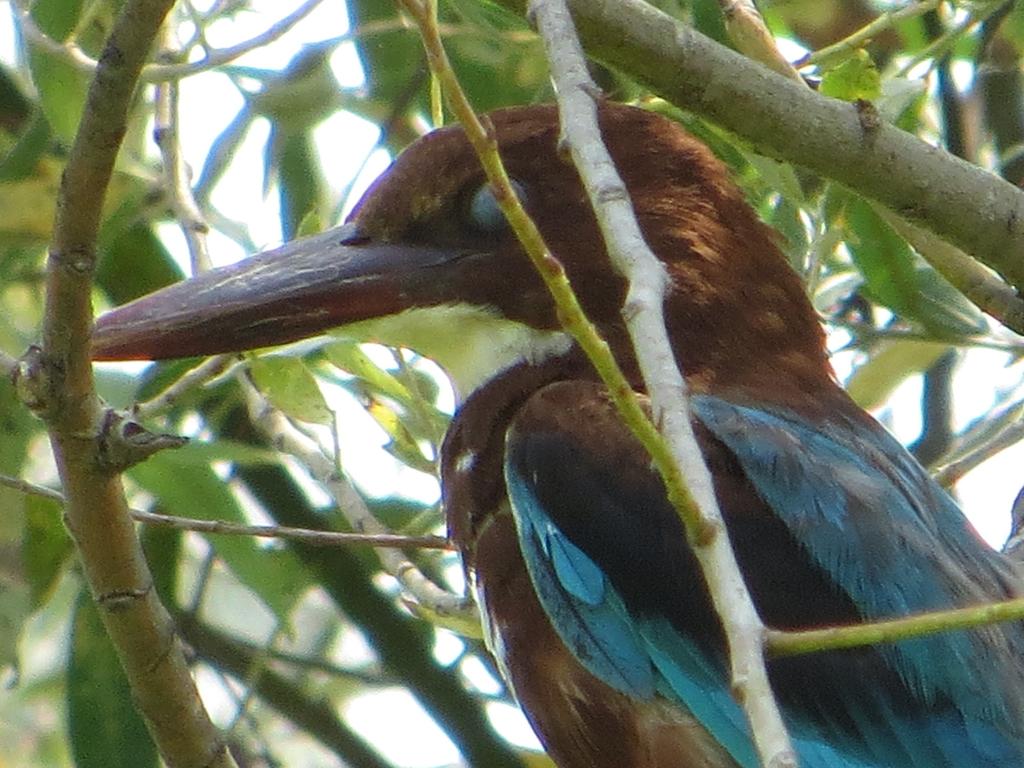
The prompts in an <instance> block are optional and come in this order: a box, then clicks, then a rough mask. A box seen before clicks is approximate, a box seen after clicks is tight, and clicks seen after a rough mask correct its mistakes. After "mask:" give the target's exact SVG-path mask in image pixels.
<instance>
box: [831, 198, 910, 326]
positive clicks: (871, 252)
mask: <svg viewBox="0 0 1024 768" xmlns="http://www.w3.org/2000/svg"><path fill="white" fill-rule="evenodd" d="M846 224H847V229H848V231H849V232H850V234H851V237H848V238H847V240H846V245H847V247H848V248H849V249H850V253H851V254H852V255H853V260H854V262H855V263H856V265H857V268H858V269H859V270H860V272H861V274H862V275H863V276H864V281H865V282H866V284H867V288H868V291H869V292H870V294H871V296H872V298H874V299H875V300H876V301H878V302H879V303H881V304H884V305H885V306H887V307H888V308H889V309H891V310H893V311H894V312H896V313H897V314H899V315H903V316H912V315H913V314H914V313H913V308H914V306H915V304H916V303H917V290H918V285H917V265H916V264H915V263H914V254H913V251H911V250H910V246H908V245H907V244H906V243H905V242H904V241H903V239H902V238H901V237H900V236H899V235H897V234H896V232H895V231H893V229H892V227H890V226H889V225H888V224H886V223H885V222H884V221H882V219H881V218H880V217H879V216H878V214H877V213H875V212H874V210H872V208H871V205H870V204H869V203H867V202H866V201H864V200H862V199H861V198H859V197H853V196H850V197H849V198H848V200H847V203H846Z"/></svg>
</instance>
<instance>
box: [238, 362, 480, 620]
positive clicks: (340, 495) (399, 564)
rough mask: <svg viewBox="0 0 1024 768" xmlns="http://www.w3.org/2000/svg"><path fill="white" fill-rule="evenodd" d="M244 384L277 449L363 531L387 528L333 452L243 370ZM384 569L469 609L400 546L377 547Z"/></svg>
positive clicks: (414, 589) (444, 609)
mask: <svg viewBox="0 0 1024 768" xmlns="http://www.w3.org/2000/svg"><path fill="white" fill-rule="evenodd" d="M238 381H239V384H240V385H241V387H242V392H243V395H244V397H245V401H246V405H247V406H248V409H249V415H250V418H251V419H252V422H253V424H255V425H256V427H257V428H258V429H259V430H260V431H261V432H263V433H264V434H265V435H267V437H268V438H270V440H271V441H272V443H273V445H274V447H275V448H276V449H277V450H280V451H283V452H284V453H287V454H290V455H291V456H294V457H295V458H296V459H297V460H298V462H299V463H300V464H301V465H302V466H303V467H305V468H306V470H307V471H308V472H309V473H310V475H312V477H313V478H314V479H315V480H316V481H317V482H318V483H320V485H321V486H323V488H324V490H326V491H327V492H328V493H329V494H330V495H331V497H332V498H333V499H334V501H335V504H336V505H337V507H338V510H339V511H340V512H341V514H342V515H343V516H344V517H345V519H346V520H348V522H349V524H350V525H351V526H352V527H353V528H354V529H355V530H356V531H357V532H358V533H362V534H369V535H373V536H378V535H383V534H387V533H388V531H387V530H386V529H385V527H384V525H383V524H382V523H381V522H380V521H379V520H377V518H375V517H374V516H373V513H371V512H370V509H369V507H367V505H366V502H365V501H363V498H362V497H361V496H360V495H359V493H358V492H357V491H356V489H355V488H353V487H352V484H351V483H350V482H349V481H348V479H347V478H345V476H344V475H343V474H341V473H340V472H339V471H338V469H337V466H336V464H335V461H334V459H333V458H332V457H330V456H328V455H327V454H325V453H324V451H323V449H322V448H321V447H320V445H319V444H318V443H316V442H315V441H314V440H313V439H311V438H309V437H307V436H306V435H304V434H302V432H300V431H299V430H298V429H296V428H295V426H294V425H292V423H291V422H290V421H289V420H288V418H287V417H286V416H285V415H284V414H283V413H282V412H281V411H279V410H278V409H276V408H274V407H273V406H272V405H271V404H270V403H269V402H267V400H266V399H265V398H264V397H263V395H262V394H260V392H259V390H257V389H256V387H255V386H254V385H253V384H252V382H251V381H250V380H249V378H248V376H245V375H242V374H240V375H239V376H238ZM377 556H378V557H379V558H380V561H381V565H382V566H383V568H384V570H385V571H387V572H388V573H389V574H391V575H392V576H394V577H395V578H396V579H397V580H398V582H399V583H400V584H401V585H402V586H403V588H404V589H405V590H406V591H408V592H409V594H410V595H412V596H413V597H414V598H415V599H416V600H417V601H419V602H421V603H423V604H424V605H426V606H427V607H428V608H429V609H430V610H431V611H434V612H436V613H437V614H438V615H441V616H445V615H449V614H452V615H459V614H462V613H464V612H465V611H466V598H464V597H463V596H461V595H456V594H453V593H451V592H448V591H447V590H445V589H442V588H441V587H439V586H438V585H437V584H435V583H434V582H433V581H431V580H430V579H428V578H427V577H426V576H424V575H423V574H422V573H421V572H420V570H419V569H418V568H417V567H416V566H415V565H414V564H413V563H412V562H411V561H410V560H409V559H408V558H407V557H406V556H405V555H404V554H403V553H402V552H401V551H400V550H395V549H381V550H378V551H377Z"/></svg>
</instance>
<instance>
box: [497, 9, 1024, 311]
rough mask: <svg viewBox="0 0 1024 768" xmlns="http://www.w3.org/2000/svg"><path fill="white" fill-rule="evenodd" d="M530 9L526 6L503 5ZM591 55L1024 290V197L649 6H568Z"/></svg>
mask: <svg viewBox="0 0 1024 768" xmlns="http://www.w3.org/2000/svg"><path fill="white" fill-rule="evenodd" d="M502 2H503V3H504V4H505V5H508V6H510V7H513V8H515V9H516V10H518V11H522V10H523V4H522V3H521V2H518V0H502ZM569 5H570V9H571V11H572V13H573V17H574V19H575V21H576V24H577V27H578V29H579V32H580V38H581V40H582V42H583V45H584V47H585V48H586V50H587V52H588V53H589V54H590V55H592V56H594V57H595V58H597V59H599V60H601V61H602V62H604V63H606V64H608V65H610V66H613V67H615V68H617V69H621V70H624V71H625V72H627V73H628V74H630V75H632V76H633V77H635V78H636V79H637V80H639V81H641V82H642V83H644V84H645V85H647V86H648V87H650V88H651V90H653V91H655V92H656V93H658V94H660V95H661V96H663V97H665V98H666V99H668V100H669V101H671V102H673V103H674V104H677V105H678V106H680V107H682V108H684V109H688V110H691V111H693V112H695V113H697V114H700V115H703V116H706V117H708V118H709V119H711V120H713V121H715V122H716V123H718V124H720V125H722V126H724V127H726V128H728V129H729V130H731V131H733V132H735V133H736V134H738V135H740V136H742V137H743V138H745V139H747V140H749V141H750V142H752V143H753V144H754V145H755V147H756V148H757V149H758V150H759V151H761V152H763V153H765V154H767V155H770V156H772V157H776V158H778V159H780V160H786V161H788V162H792V163H796V164H798V165H802V166H804V167H806V168H810V169H811V170H813V171H815V172H817V173H820V174H821V175H823V176H826V177H828V178H831V179H835V180H836V181H839V182H841V183H842V184H845V185H846V186H848V187H850V188H851V189H853V190H855V191H857V192H859V193H861V194H863V195H865V196H866V197H869V198H872V199H873V200H877V201H878V202H880V203H882V204H883V205H885V206H886V207H888V208H890V209H892V210H893V211H895V212H897V213H898V214H900V215H901V216H904V217H906V218H908V219H910V220H912V221H914V222H917V223H918V224H921V225H923V226H924V227H927V228H928V229H931V230H932V231H934V232H936V233H937V234H939V235H941V236H943V237H945V238H946V239H948V240H950V241H951V242H953V243H955V244H956V245H958V246H959V247H960V248H962V249H963V250H965V251H966V252H967V253H969V254H971V255H972V256H974V257H976V258H977V259H979V260H980V261H982V262H983V263H985V264H987V265H988V266H989V267H991V268H992V269H994V270H995V271H996V272H997V273H999V274H1000V275H1002V276H1003V277H1004V278H1006V280H1007V281H1009V282H1010V283H1011V284H1012V285H1013V286H1014V287H1015V288H1016V289H1017V290H1018V291H1021V290H1022V289H1024V259H1022V258H1021V254H1024V192H1021V190H1019V189H1017V188H1016V187H1014V186H1013V185H1011V184H1009V183H1007V182H1005V181H1003V180H1002V179H999V178H998V177H996V176H994V175H993V174H991V173H989V172H987V171H985V170H983V169H981V168H979V167H977V166H975V165H971V164H970V163H967V162H964V161H963V160H960V159H958V158H955V157H953V156H952V155H950V154H948V153H947V152H944V151H942V150H941V149H938V148H936V147H933V146H930V145H928V144H926V143H925V142H923V141H921V140H920V139H918V138H917V137H915V136H913V135H911V134H909V133H906V132H905V131H901V130H900V129H898V128H896V127H894V126H891V125H887V124H882V125H879V126H878V127H877V129H875V130H871V131H870V132H865V130H864V129H863V128H862V126H861V122H860V119H859V117H858V113H857V109H856V107H855V106H854V105H853V104H849V103H846V102H842V101H837V100H835V99H830V98H827V97H825V96H822V95H820V94H818V93H816V92H814V91H812V90H810V89H808V88H805V87H804V86H802V85H801V84H800V83H797V82H795V81H793V80H789V79H787V78H785V77H782V76H781V75H778V74H776V73H774V72H771V71H769V70H767V69H765V68H764V67H763V66H761V65H760V64H757V63H756V62H752V61H750V60H748V59H746V58H744V57H743V56H741V55H739V54H737V53H735V52H734V51H731V50H729V49H728V48H725V47H724V46H721V45H719V44H718V43H715V42H714V41H712V40H710V39H708V38H706V37H704V36H703V35H701V34H700V33H698V32H696V31H695V30H693V29H691V28H689V27H687V26H685V25H683V24H681V23H680V22H678V21H676V20H675V19H672V18H671V17H669V16H667V15H666V14H664V13H662V12H661V11H659V10H657V9H656V8H654V7H652V6H650V5H648V4H646V3H644V2H642V0H569Z"/></svg>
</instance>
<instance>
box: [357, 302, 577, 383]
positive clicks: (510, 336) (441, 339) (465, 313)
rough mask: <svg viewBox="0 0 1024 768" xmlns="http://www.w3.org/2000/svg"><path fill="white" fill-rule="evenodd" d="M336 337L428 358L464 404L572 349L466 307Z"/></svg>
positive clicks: (362, 326)
mask: <svg viewBox="0 0 1024 768" xmlns="http://www.w3.org/2000/svg"><path fill="white" fill-rule="evenodd" d="M337 333H338V334H340V335H344V336H345V337H346V338H351V339H356V340H358V341H374V342H377V343H380V344H387V345H389V346H401V347H408V348H409V349H413V350H415V351H416V352H419V353H420V354H421V355H424V356H425V357H429V358H430V359H431V360H433V361H434V362H436V363H437V364H438V365H439V366H441V367H442V368H443V369H444V370H445V372H446V373H447V374H448V376H450V377H451V379H452V383H453V384H454V385H455V389H456V391H457V392H458V396H459V398H460V400H464V399H465V398H466V397H468V396H469V395H470V394H471V393H472V392H473V391H474V390H476V389H478V388H479V387H481V386H482V385H484V384H486V383H487V382H488V381H490V380H491V379H493V378H494V377H495V376H497V375H498V374H499V373H501V372H503V371H505V370H508V369H509V368H511V367H512V366H513V365H516V364H517V363H520V362H529V363H539V362H542V361H544V360H546V359H548V358H551V357H556V356H558V355H561V354H563V353H565V352H567V351H569V348H570V347H571V346H572V337H571V336H569V334H567V333H566V332H565V331H560V330H559V331H539V330H537V329H536V328H531V327H530V326H528V325H524V324H523V323H518V322H515V321H513V320H508V319H506V318H504V317H500V316H499V315H498V314H497V313H495V312H491V311H488V310H485V309H483V308H481V307H475V306H470V305H468V304H448V305H444V306H439V307H425V308H415V309H409V310H406V311H405V312H402V313H400V314H397V315H390V316H388V317H381V318H375V319H373V320H364V321H362V322H358V323H352V324H351V325H346V326H345V327H344V328H342V329H340V330H339V331H337Z"/></svg>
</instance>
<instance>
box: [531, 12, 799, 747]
mask: <svg viewBox="0 0 1024 768" xmlns="http://www.w3.org/2000/svg"><path fill="white" fill-rule="evenodd" d="M530 13H531V15H532V16H533V18H534V19H535V20H536V23H537V29H538V31H539V32H540V34H541V37H542V39H543V40H544V47H545V51H546V53H547V58H548V61H549V63H550V67H551V73H552V77H553V79H554V81H555V85H556V89H557V94H558V104H559V112H560V116H561V126H562V139H563V144H568V147H569V149H570V152H571V154H572V158H573V162H574V164H575V165H576V169H577V170H578V171H579V174H580V178H581V179H582V181H583V184H584V187H585V188H586V190H587V193H588V195H589V197H590V202H591V206H592V207H593V209H594V213H595V215H596V216H597V220H598V223H599V225H600V227H601V233H602V235H603V237H604V241H605V245H606V247H607V249H608V254H609V257H610V258H611V260H612V263H613V264H614V265H615V267H616V269H617V270H618V271H619V272H621V273H622V274H624V275H625V276H626V277H627V279H628V281H629V290H628V293H627V295H626V304H625V306H624V307H623V315H624V317H625V318H626V324H627V327H628V329H629V332H630V336H631V338H632V340H633V347H634V350H635V351H636V355H637V361H638V363H639V366H640V370H641V372H642V374H643V377H644V382H645V383H646V385H647V392H648V394H649V395H650V398H651V407H652V410H653V412H654V422H655V423H657V424H659V425H660V426H661V434H662V436H663V437H664V439H665V442H666V443H667V445H668V448H669V450H670V452H671V455H670V457H669V458H670V461H671V466H670V467H668V468H664V467H663V466H661V465H659V467H658V468H659V471H660V472H661V474H662V477H663V479H664V480H665V483H666V487H667V489H668V490H669V496H670V498H671V500H672V502H673V504H674V505H675V507H676V509H677V510H678V512H679V515H680V518H681V519H682V521H683V524H684V525H685V526H686V531H687V534H688V538H689V540H690V541H691V542H693V551H694V554H695V555H696V556H697V559H698V561H699V562H700V565H701V569H702V572H703V574H704V579H705V582H706V583H707V585H708V591H709V592H710V594H711V599H712V602H713V604H714V606H715V611H716V612H717V614H718V616H719V618H720V619H721V621H722V626H723V628H724V630H725V635H726V639H727V643H728V646H729V658H730V666H731V677H732V685H733V690H734V691H735V693H736V698H737V699H738V701H739V702H740V703H741V705H742V706H743V708H744V710H745V711H746V714H747V717H748V719H749V721H750V725H751V731H752V733H753V738H754V743H755V745H756V748H757V751H758V754H759V755H760V758H761V761H762V764H763V765H772V766H784V765H796V757H795V753H794V752H793V748H792V745H791V744H790V740H789V735H788V733H787V731H786V727H785V724H784V723H783V721H782V715H781V712H780V711H779V708H778V705H777V703H776V701H775V697H774V694H773V693H772V689H771V685H770V684H769V682H768V671H767V667H766V666H765V658H764V648H763V646H762V641H763V638H764V633H765V627H764V625H763V624H762V622H761V618H760V616H759V615H758V613H757V609H756V608H755V607H754V603H753V600H752V598H751V596H750V593H749V592H748V590H747V588H746V584H745V583H744V580H743V575H742V573H741V572H740V568H739V564H738V563H737V562H736V556H735V554H734V553H733V551H732V546H731V544H730V542H729V537H728V535H727V534H726V529H725V523H724V521H723V519H722V513H721V511H720V510H719V508H718V502H717V499H716V497H715V492H714V484H713V481H712V478H711V473H710V471H709V470H708V468H707V465H706V464H705V462H704V457H703V454H702V453H701V450H700V447H699V446H698V444H697V440H696V437H695V436H694V433H693V427H692V424H691V420H690V407H689V402H688V400H687V397H686V393H687V386H686V382H685V380H684V378H683V376H682V375H681V373H680V372H679V368H678V366H677V363H676V359H675V355H674V353H673V350H672V345H671V342H670V340H669V338H668V332H667V330H666V327H665V318H664V313H663V307H664V300H665V294H666V292H667V290H668V285H667V277H666V274H665V270H664V267H663V265H662V264H661V262H660V261H659V260H658V258H657V257H656V256H655V255H654V253H653V252H652V251H651V250H650V248H649V247H648V246H647V244H646V243H645V242H644V239H643V235H642V234H641V232H640V227H639V225H638V224H637V221H636V217H635V215H634V213H633V209H632V204H631V202H630V199H629V193H628V191H627V190H626V188H625V184H624V183H623V181H622V179H621V178H620V177H619V175H618V172H617V170H616V168H615V164H614V162H613V161H612V159H611V156H610V155H609V154H608V151H607V150H606V149H605V147H604V144H603V142H602V140H601V132H600V128H599V126H598V120H597V103H596V101H595V98H594V96H595V94H596V93H597V86H596V85H595V84H594V82H593V81H592V80H591V79H590V75H589V74H588V72H587V66H586V60H585V58H584V56H583V50H582V48H581V47H580V45H579V42H578V39H577V37H576V30H575V28H574V26H573V23H572V19H571V17H570V16H569V10H568V8H567V7H566V5H565V4H564V3H563V2H562V0H534V1H533V2H532V3H531V6H530ZM653 458H654V459H655V462H656V463H657V462H658V459H659V457H657V456H654V457H653ZM707 531H714V532H715V534H716V535H713V536H707V535H701V534H702V533H703V532H707Z"/></svg>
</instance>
